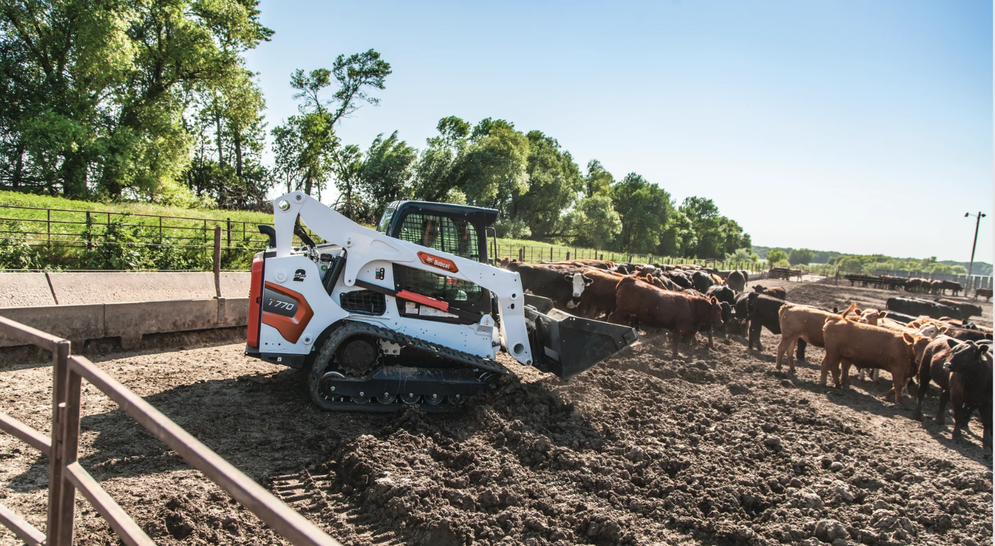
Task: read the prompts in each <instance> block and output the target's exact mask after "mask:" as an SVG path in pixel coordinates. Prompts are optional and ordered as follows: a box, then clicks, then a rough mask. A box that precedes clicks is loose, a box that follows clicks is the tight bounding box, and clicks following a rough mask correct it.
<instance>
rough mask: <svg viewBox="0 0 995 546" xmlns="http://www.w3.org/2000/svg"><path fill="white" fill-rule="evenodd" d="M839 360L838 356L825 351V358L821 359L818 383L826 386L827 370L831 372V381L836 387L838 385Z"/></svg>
mask: <svg viewBox="0 0 995 546" xmlns="http://www.w3.org/2000/svg"><path fill="white" fill-rule="evenodd" d="M840 360H841V359H840V357H838V356H836V355H835V354H832V353H830V352H829V351H826V356H825V358H823V359H822V370H821V372H822V373H821V375H820V377H819V384H820V385H822V386H823V387H825V386H826V376H827V375H828V374H829V372H832V374H833V383H835V384H836V386H837V387H839V386H840V377H839V373H840V371H839V367H840Z"/></svg>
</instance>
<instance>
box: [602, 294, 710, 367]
mask: <svg viewBox="0 0 995 546" xmlns="http://www.w3.org/2000/svg"><path fill="white" fill-rule="evenodd" d="M616 290H617V292H616V296H615V311H614V312H613V313H612V314H611V315H610V316H609V317H608V321H609V322H614V323H616V324H627V323H630V321H633V320H635V321H637V323H638V322H642V323H644V324H646V325H649V326H655V327H657V328H666V329H667V330H670V331H671V332H672V333H673V337H674V356H677V344H678V342H679V341H681V340H684V339H688V340H690V339H691V338H692V337H693V336H694V334H695V333H696V332H698V331H700V330H702V329H705V330H707V332H708V346H709V347H712V346H713V345H712V327H714V326H720V325H721V324H722V307H721V306H720V305H719V301H718V300H717V299H715V298H711V299H705V298H703V297H696V296H689V295H687V294H684V293H683V292H668V291H666V290H662V289H660V288H657V287H655V286H653V285H651V284H647V283H645V282H643V281H640V280H637V279H634V278H632V277H626V278H624V279H622V280H621V281H619V283H618V287H617V288H616Z"/></svg>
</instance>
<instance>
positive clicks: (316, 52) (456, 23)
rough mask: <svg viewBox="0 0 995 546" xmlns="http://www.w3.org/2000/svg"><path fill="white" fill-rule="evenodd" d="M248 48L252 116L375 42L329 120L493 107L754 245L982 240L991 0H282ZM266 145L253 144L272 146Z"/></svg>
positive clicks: (347, 123) (360, 131) (366, 123)
mask: <svg viewBox="0 0 995 546" xmlns="http://www.w3.org/2000/svg"><path fill="white" fill-rule="evenodd" d="M260 10H261V19H262V22H263V24H264V25H266V26H268V27H269V28H271V29H273V30H274V31H275V34H274V35H273V38H272V40H271V41H270V42H267V43H263V44H261V45H260V46H259V47H258V48H256V49H255V50H253V51H250V52H248V53H247V56H246V57H247V62H248V66H249V68H250V69H251V70H253V71H256V72H258V73H259V76H258V78H257V79H258V81H259V83H260V85H261V87H262V90H263V93H264V95H265V98H266V102H267V111H266V118H267V122H268V124H269V128H270V129H272V128H273V127H275V126H277V125H279V124H281V123H282V122H283V121H284V120H285V119H286V118H287V117H288V116H291V115H294V114H296V113H297V104H298V102H297V101H295V100H294V99H293V94H294V90H293V89H291V87H290V85H289V81H290V74H291V72H293V71H294V70H295V69H298V68H301V69H304V70H306V71H310V70H313V69H315V68H328V67H331V65H332V63H333V61H334V59H335V57H337V56H338V55H339V54H345V55H347V56H348V55H350V54H352V53H358V52H363V51H366V50H369V49H375V50H376V51H378V52H380V54H381V55H382V58H383V59H384V60H386V61H388V62H389V63H390V64H391V67H392V69H393V73H392V74H391V75H390V76H388V77H387V80H386V89H384V90H383V91H377V92H376V93H375V96H377V97H378V98H379V99H380V101H381V102H380V104H379V105H378V106H370V105H366V106H363V107H362V108H361V109H359V110H358V111H357V112H356V113H354V114H353V115H352V116H351V117H350V118H348V119H345V120H343V121H342V122H341V123H340V125H338V126H337V128H336V130H337V133H338V135H339V137H340V138H341V139H342V142H343V143H348V144H357V145H359V146H360V147H361V148H363V149H366V148H367V147H368V146H369V145H370V143H371V142H372V141H373V139H374V138H375V137H376V136H377V135H378V134H380V133H384V134H385V135H389V134H390V133H392V132H393V131H398V135H399V137H400V138H401V139H402V140H405V141H406V142H407V143H408V144H410V145H411V146H414V147H415V148H417V149H419V150H422V149H424V148H425V147H426V144H425V141H426V139H427V138H430V137H432V136H434V135H435V134H437V132H436V125H437V124H438V121H439V119H441V118H443V117H446V116H451V115H455V116H459V117H461V118H463V119H464V120H467V121H469V122H471V123H476V122H478V121H480V120H481V119H484V118H488V117H490V118H495V119H505V120H508V121H510V122H512V123H513V124H514V125H515V128H516V129H518V130H521V131H523V132H528V131H531V130H539V131H542V132H543V133H545V134H546V135H549V136H551V137H553V138H555V139H557V140H558V141H559V143H560V145H561V146H562V148H563V149H565V150H568V151H569V152H570V153H571V154H572V156H573V158H574V160H575V161H576V162H577V164H578V165H579V166H580V167H581V169H582V171H585V172H586V165H587V163H588V162H589V161H590V160H592V159H597V160H599V161H600V162H601V163H602V164H603V165H604V167H605V168H606V169H607V170H608V171H609V172H611V173H612V174H613V175H614V176H615V178H616V179H621V178H622V177H624V176H625V175H626V174H628V173H630V172H635V173H638V174H640V175H642V176H643V177H644V178H645V179H647V180H649V181H650V182H653V183H655V184H658V185H659V186H660V187H662V188H663V189H665V190H666V191H668V192H669V193H670V195H671V196H672V197H673V198H674V199H675V201H676V202H677V203H678V204H679V203H680V202H681V201H682V200H683V199H684V198H686V197H690V196H701V197H707V198H710V199H712V200H714V202H715V204H716V205H717V206H718V207H719V211H720V213H721V214H723V215H725V216H728V217H729V218H732V219H734V220H736V221H737V222H738V223H739V224H740V225H741V226H743V228H744V230H745V231H746V232H747V233H749V234H750V235H751V237H752V240H753V244H755V245H761V246H778V247H792V248H801V247H804V248H811V249H816V250H836V251H840V252H846V253H856V254H876V253H880V254H886V255H890V256H897V257H916V258H924V257H929V256H936V257H937V258H938V259H939V260H957V261H967V260H968V259H969V258H970V256H971V244H972V240H973V234H974V228H975V219H974V218H965V217H964V214H965V213H967V212H970V213H972V214H975V213H977V212H979V211H980V212H984V213H985V214H986V215H987V217H986V218H983V219H982V220H981V224H980V231H979V233H978V243H977V252H976V256H975V261H984V262H989V263H991V262H992V254H993V238H992V233H993V227H992V226H993V223H992V222H993V215H992V212H993V211H992V205H993V202H995V197H993V176H995V164H993V148H995V143H993V121H992V120H993V94H992V93H993V92H992V81H993V74H992V62H993V61H992V51H993V43H992V27H993V14H992V3H991V2H982V1H965V2H948V1H940V0H935V1H919V0H897V1H885V0H875V1H874V2H864V1H843V0H832V1H828V0H827V1H818V2H817V1H811V2H797V1H793V0H792V1H783V2H782V1H752V0H745V1H738V0H737V1H720V0H709V1H689V0H673V1H655V2H612V3H608V2H590V3H588V2H580V1H571V2H542V1H536V0H533V1H528V2H519V1H514V0H512V1H505V2H487V3H483V2H477V3H474V2H378V1H366V2H338V1H327V2H324V1H323V2H300V1H287V0H282V1H279V2H278V1H273V0H262V1H261V3H260ZM271 157H272V155H271V153H270V154H268V156H267V158H266V159H267V160H268V161H271Z"/></svg>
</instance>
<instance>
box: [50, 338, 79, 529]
mask: <svg viewBox="0 0 995 546" xmlns="http://www.w3.org/2000/svg"><path fill="white" fill-rule="evenodd" d="M69 352H70V343H69V342H68V341H60V342H59V344H58V345H56V347H55V351H53V352H52V451H51V454H50V456H49V472H48V525H47V527H46V528H45V532H46V535H47V539H48V540H47V544H50V545H52V546H70V545H71V544H72V543H73V517H74V515H75V509H76V487H75V486H74V485H73V483H72V482H71V481H69V477H68V475H67V472H66V465H67V464H70V463H73V462H76V454H77V441H78V440H79V397H80V392H79V391H80V377H79V376H78V375H76V374H71V373H70V372H69ZM73 390H75V393H73V392H72V391H73ZM74 401H75V403H73V402H74ZM74 426H75V428H73V427H74Z"/></svg>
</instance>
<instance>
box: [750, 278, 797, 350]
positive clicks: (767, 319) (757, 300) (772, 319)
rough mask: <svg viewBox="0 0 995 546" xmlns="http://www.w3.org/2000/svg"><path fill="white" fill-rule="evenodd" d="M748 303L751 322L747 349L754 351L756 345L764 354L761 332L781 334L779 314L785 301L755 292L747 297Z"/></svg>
mask: <svg viewBox="0 0 995 546" xmlns="http://www.w3.org/2000/svg"><path fill="white" fill-rule="evenodd" d="M746 302H747V309H746V316H747V318H748V319H749V321H750V326H749V341H748V342H747V349H748V350H749V349H752V348H753V345H754V344H756V346H757V351H759V352H763V350H764V348H763V345H761V343H760V331H761V330H762V329H763V328H767V329H768V330H770V332H771V333H773V334H780V333H781V320H780V317H779V316H778V312H779V311H780V310H781V306H782V305H784V304H785V301H784V300H781V299H777V298H772V297H770V296H766V295H764V294H757V293H756V292H753V293H750V294H748V295H747V297H746ZM799 345H801V343H799Z"/></svg>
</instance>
